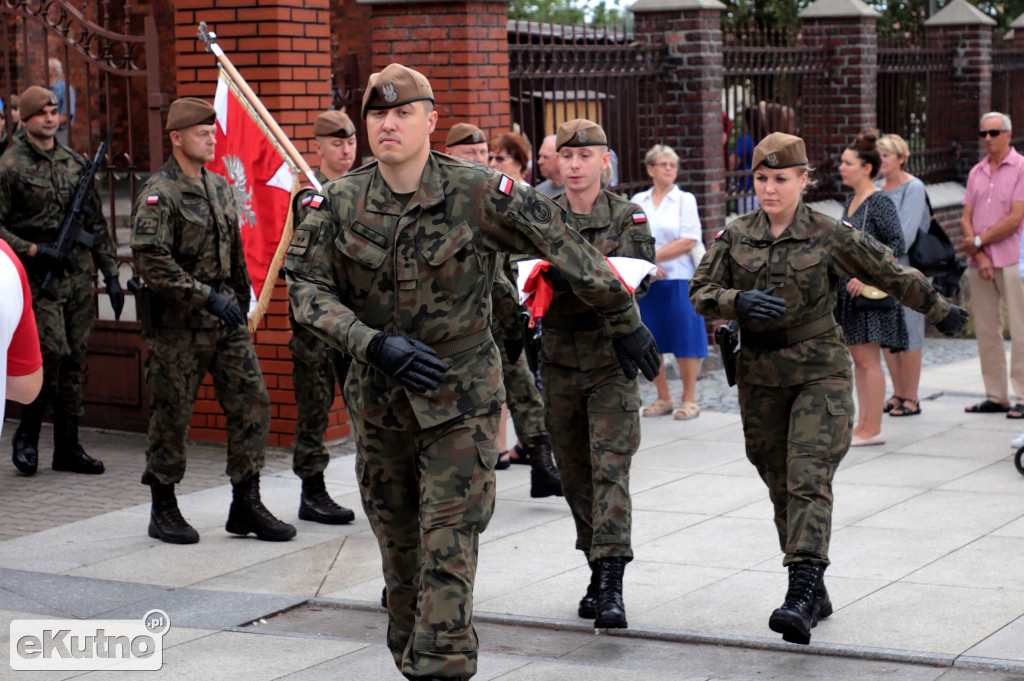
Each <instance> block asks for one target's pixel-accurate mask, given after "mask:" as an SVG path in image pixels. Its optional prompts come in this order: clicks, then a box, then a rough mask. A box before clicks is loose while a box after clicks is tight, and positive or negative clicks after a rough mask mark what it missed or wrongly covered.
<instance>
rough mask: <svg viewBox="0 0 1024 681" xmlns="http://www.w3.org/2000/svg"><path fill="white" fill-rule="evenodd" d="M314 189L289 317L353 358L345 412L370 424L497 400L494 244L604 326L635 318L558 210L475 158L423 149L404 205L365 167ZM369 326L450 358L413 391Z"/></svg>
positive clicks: (296, 240)
mask: <svg viewBox="0 0 1024 681" xmlns="http://www.w3.org/2000/svg"><path fill="white" fill-rule="evenodd" d="M324 190H325V195H324V197H323V198H322V199H321V198H314V200H313V201H312V202H311V204H310V205H311V206H312V207H313V210H312V211H311V212H310V214H309V216H308V217H307V218H306V219H305V220H303V222H302V224H301V225H299V226H298V227H297V228H296V230H295V234H294V236H293V238H292V242H291V245H290V246H289V247H288V259H287V267H286V270H287V276H288V293H289V298H290V300H291V304H292V308H293V311H294V315H295V319H296V320H297V321H298V322H299V323H301V324H304V325H305V326H306V327H307V328H310V329H311V330H312V331H313V332H314V333H316V334H318V335H319V336H320V337H321V338H323V339H324V340H325V341H327V342H328V343H330V344H331V345H333V346H335V347H337V348H340V349H342V350H345V351H347V352H349V353H350V354H351V355H352V356H353V357H354V358H355V360H356V363H355V365H354V366H353V368H352V372H351V374H350V376H349V381H348V390H347V393H346V397H347V398H348V406H349V409H350V410H352V411H353V413H357V414H359V415H360V417H361V418H364V419H365V420H366V421H368V422H370V423H373V424H376V425H378V426H381V427H384V428H388V429H392V430H402V429H409V428H415V427H417V426H418V427H421V428H431V427H434V426H438V425H441V424H443V423H447V422H448V421H451V420H452V419H455V418H457V417H459V416H460V415H462V414H468V413H472V412H478V411H479V410H481V409H487V410H491V409H496V408H497V405H498V404H499V403H500V401H501V400H502V399H504V389H503V387H502V382H501V360H500V357H499V355H498V351H497V347H496V346H495V344H494V343H493V341H491V340H490V332H489V330H488V327H489V325H490V321H491V292H492V285H493V281H494V276H495V271H496V267H497V254H498V252H499V251H500V252H513V253H527V254H532V255H533V256H534V257H539V258H545V259H549V260H551V261H553V262H554V263H556V265H557V266H558V267H559V268H560V269H561V270H562V271H563V272H564V273H565V275H566V278H567V279H568V280H569V281H571V282H573V285H574V286H576V287H577V291H578V293H579V294H580V296H581V297H582V298H583V300H585V301H587V303H588V304H591V305H593V306H594V307H595V308H598V309H599V310H600V312H601V314H602V319H603V321H604V323H605V324H606V327H607V330H608V332H609V333H611V334H613V335H622V334H626V333H629V332H630V331H632V330H634V329H636V328H638V327H639V325H640V316H639V312H638V311H637V308H636V305H635V304H634V303H633V300H632V298H631V296H630V295H629V293H628V292H627V291H626V289H625V288H624V287H623V286H622V284H621V282H619V280H618V279H617V278H616V276H615V274H614V273H613V272H612V271H611V270H610V269H609V268H608V266H607V265H606V263H605V262H604V261H603V259H601V257H600V254H598V253H597V252H596V251H595V250H594V249H593V248H591V247H590V246H589V245H588V244H587V243H586V241H585V240H584V239H583V238H582V237H581V236H580V235H579V234H578V233H576V232H575V231H574V230H572V229H570V228H569V227H568V225H567V224H566V219H565V217H564V215H563V213H562V211H561V210H560V209H559V208H558V207H557V206H555V205H554V204H553V203H551V202H550V201H549V200H548V199H547V198H545V197H543V196H542V195H540V194H538V193H536V192H535V191H533V190H532V189H530V188H529V187H525V186H522V185H518V184H516V183H515V182H513V181H512V180H510V179H509V178H508V177H506V176H504V175H502V174H500V173H497V172H495V171H493V170H489V169H488V168H486V167H484V166H482V165H479V164H476V163H469V162H466V161H461V160H459V159H455V158H452V157H450V156H446V155H444V154H440V153H437V152H431V153H430V156H429V158H428V160H427V164H426V167H425V168H424V171H423V177H422V182H421V185H420V187H419V189H418V190H417V191H416V193H415V194H414V195H413V197H412V198H411V199H410V200H409V202H408V205H401V203H399V202H398V201H397V200H396V198H395V196H394V195H393V194H392V193H391V191H390V190H389V189H388V187H387V185H386V183H385V182H384V180H383V178H382V177H381V175H380V172H379V170H378V168H377V164H376V163H370V164H368V165H366V166H363V167H362V168H359V169H358V170H354V171H352V172H350V173H348V174H347V175H345V176H344V177H341V178H338V179H337V180H335V181H333V182H331V183H329V184H328V185H327V186H326V187H325V188H324ZM380 331H386V332H388V333H393V334H401V335H407V336H411V337H414V338H417V339H419V340H421V341H423V342H424V343H427V344H428V345H431V346H432V347H434V348H435V349H436V350H437V351H438V355H439V356H441V357H442V358H443V359H445V360H446V361H447V362H448V363H449V364H450V365H451V369H449V371H448V374H447V376H446V380H445V381H444V382H443V383H442V384H441V385H440V386H438V388H437V389H436V390H434V391H431V392H429V393H426V394H423V395H421V394H417V393H414V392H411V391H406V390H405V389H404V388H402V387H401V386H400V385H399V384H398V383H397V382H395V381H392V380H391V379H390V378H387V377H385V376H384V375H383V374H380V373H379V372H377V371H376V370H375V369H373V368H372V367H371V366H369V365H368V364H367V363H366V362H367V355H366V353H367V348H368V346H369V344H370V341H371V340H372V339H373V337H374V336H375V335H377V333H378V332H380ZM481 337H482V338H483V340H482V341H479V342H477V339H480V338H481ZM474 343H476V344H474ZM460 345H461V346H463V347H462V348H459V347H458V346H460ZM466 345H469V346H470V347H469V349H465V346H466Z"/></svg>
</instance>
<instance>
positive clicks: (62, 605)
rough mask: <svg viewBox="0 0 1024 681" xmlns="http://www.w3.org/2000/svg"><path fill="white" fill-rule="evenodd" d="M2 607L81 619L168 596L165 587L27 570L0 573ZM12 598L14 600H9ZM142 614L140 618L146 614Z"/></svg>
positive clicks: (0, 603)
mask: <svg viewBox="0 0 1024 681" xmlns="http://www.w3.org/2000/svg"><path fill="white" fill-rule="evenodd" d="M0 583H2V584H3V585H4V586H3V590H0V607H2V608H4V609H7V610H19V611H23V612H31V613H38V614H40V615H48V614H50V613H51V612H52V613H54V614H56V616H57V617H58V618H74V619H82V618H89V617H98V616H99V615H100V614H102V613H105V612H108V611H109V610H111V609H114V608H117V607H119V606H122V605H125V604H128V603H134V602H136V601H138V600H139V599H142V598H146V597H147V596H152V597H156V596H159V595H161V594H163V593H165V592H166V589H165V588H164V587H162V586H150V585H146V584H134V583H122V582H117V581H112V580H106V579H80V578H76V577H69V576H66V575H52V574H47V573H40V572H28V571H24V570H8V569H3V570H0ZM8 596H10V597H11V598H7V597H8ZM145 612H146V611H145V610H143V611H142V612H140V613H139V615H138V616H139V617H142V615H144V614H145Z"/></svg>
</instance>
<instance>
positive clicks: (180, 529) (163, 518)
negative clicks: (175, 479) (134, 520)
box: [149, 484, 199, 544]
mask: <svg viewBox="0 0 1024 681" xmlns="http://www.w3.org/2000/svg"><path fill="white" fill-rule="evenodd" d="M149 489H150V492H151V493H152V495H153V508H152V510H151V511H150V512H149V536H150V537H153V538H154V539H159V540H160V541H165V542H167V543H168V544H195V543H196V542H197V541H199V533H198V532H196V528H194V527H192V526H191V525H189V524H188V521H187V520H185V519H184V518H182V517H181V511H179V510H178V500H177V498H175V496H174V485H173V484H172V485H157V484H152V485H150V486H149Z"/></svg>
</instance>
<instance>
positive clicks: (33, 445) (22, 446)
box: [11, 402, 43, 475]
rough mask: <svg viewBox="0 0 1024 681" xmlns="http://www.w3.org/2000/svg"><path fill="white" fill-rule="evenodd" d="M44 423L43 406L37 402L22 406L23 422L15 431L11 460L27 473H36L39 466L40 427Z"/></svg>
mask: <svg viewBox="0 0 1024 681" xmlns="http://www.w3.org/2000/svg"><path fill="white" fill-rule="evenodd" d="M42 425H43V407H42V405H38V406H37V405H36V403H35V402H33V403H31V404H26V405H25V406H23V407H22V408H21V423H19V424H18V429H17V430H16V431H14V438H13V444H14V453H13V454H12V455H11V460H12V461H14V465H15V467H16V468H17V469H18V470H19V471H21V472H22V473H24V474H25V475H35V473H36V468H38V466H39V429H40V428H41V427H42Z"/></svg>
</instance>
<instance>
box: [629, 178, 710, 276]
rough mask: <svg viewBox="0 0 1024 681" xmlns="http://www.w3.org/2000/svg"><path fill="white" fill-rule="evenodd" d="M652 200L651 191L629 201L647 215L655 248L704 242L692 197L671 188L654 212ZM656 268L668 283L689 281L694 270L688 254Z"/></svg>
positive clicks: (676, 188) (660, 263) (677, 188)
mask: <svg viewBox="0 0 1024 681" xmlns="http://www.w3.org/2000/svg"><path fill="white" fill-rule="evenodd" d="M653 197H654V188H653V187H652V188H651V189H648V190H647V191H643V192H640V193H639V194H636V195H635V196H633V198H632V199H630V201H632V202H633V203H635V204H636V205H638V206H640V207H641V208H643V209H644V212H645V213H647V224H648V226H649V227H650V228H651V236H653V237H654V247H655V248H661V247H662V246H667V245H668V244H670V243H672V242H673V241H676V240H678V239H693V240H694V241H700V240H701V239H703V238H704V235H703V233H702V231H701V227H700V214H699V213H698V212H697V199H696V197H694V195H693V194H691V193H689V192H684V191H683V190H682V189H680V188H679V187H677V186H674V187H672V189H671V190H670V191H669V193H668V194H666V195H665V198H663V199H662V200H661V205H659V206H658V207H657V208H655V207H654V198H653ZM658 265H660V266H661V268H662V269H663V270H665V274H666V275H667V276H666V278H667V279H690V278H692V277H693V273H694V270H696V268H695V267H694V265H693V259H692V258H691V257H690V254H689V253H683V254H682V255H681V256H679V257H678V258H674V259H672V260H663V261H661V262H659V263H658Z"/></svg>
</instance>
